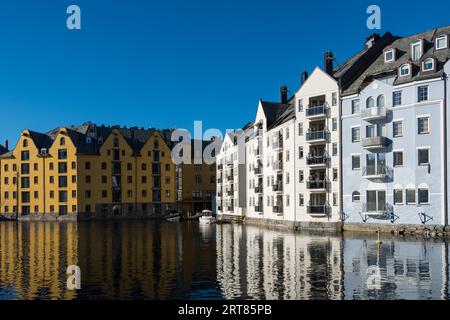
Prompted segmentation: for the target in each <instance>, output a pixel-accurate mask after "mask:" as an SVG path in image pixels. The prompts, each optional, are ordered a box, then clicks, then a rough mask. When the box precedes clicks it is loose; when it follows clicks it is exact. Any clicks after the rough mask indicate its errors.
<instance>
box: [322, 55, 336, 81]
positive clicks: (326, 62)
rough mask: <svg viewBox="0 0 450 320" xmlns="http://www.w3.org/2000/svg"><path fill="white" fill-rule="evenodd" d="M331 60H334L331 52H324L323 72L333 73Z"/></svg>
mask: <svg viewBox="0 0 450 320" xmlns="http://www.w3.org/2000/svg"><path fill="white" fill-rule="evenodd" d="M333 60H334V56H333V53H332V52H331V51H328V52H325V55H324V69H325V72H326V73H328V74H329V75H330V76H332V75H333Z"/></svg>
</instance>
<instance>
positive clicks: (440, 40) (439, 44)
mask: <svg viewBox="0 0 450 320" xmlns="http://www.w3.org/2000/svg"><path fill="white" fill-rule="evenodd" d="M447 47H448V40H447V36H440V37H437V38H436V50H441V49H447Z"/></svg>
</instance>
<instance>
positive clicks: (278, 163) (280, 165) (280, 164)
mask: <svg viewBox="0 0 450 320" xmlns="http://www.w3.org/2000/svg"><path fill="white" fill-rule="evenodd" d="M272 169H273V170H275V171H282V170H283V161H280V160H279V161H275V162H273V163H272Z"/></svg>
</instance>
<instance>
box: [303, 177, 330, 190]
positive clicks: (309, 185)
mask: <svg viewBox="0 0 450 320" xmlns="http://www.w3.org/2000/svg"><path fill="white" fill-rule="evenodd" d="M329 183H330V181H329V180H328V179H322V180H316V179H308V180H307V181H306V189H311V190H322V189H325V190H327V189H328V186H329Z"/></svg>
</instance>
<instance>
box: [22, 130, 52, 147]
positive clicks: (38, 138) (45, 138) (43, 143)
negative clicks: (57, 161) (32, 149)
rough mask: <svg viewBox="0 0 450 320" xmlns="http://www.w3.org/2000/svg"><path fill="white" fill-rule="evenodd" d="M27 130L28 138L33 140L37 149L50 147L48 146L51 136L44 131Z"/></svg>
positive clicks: (50, 142) (50, 143)
mask: <svg viewBox="0 0 450 320" xmlns="http://www.w3.org/2000/svg"><path fill="white" fill-rule="evenodd" d="M28 132H29V133H30V136H29V137H30V139H31V140H33V142H34V144H35V146H36V148H37V149H38V150H40V149H42V148H47V149H48V148H50V146H51V145H52V143H53V140H52V138H51V137H50V136H49V135H47V134H45V133H40V132H36V131H31V130H28Z"/></svg>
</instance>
